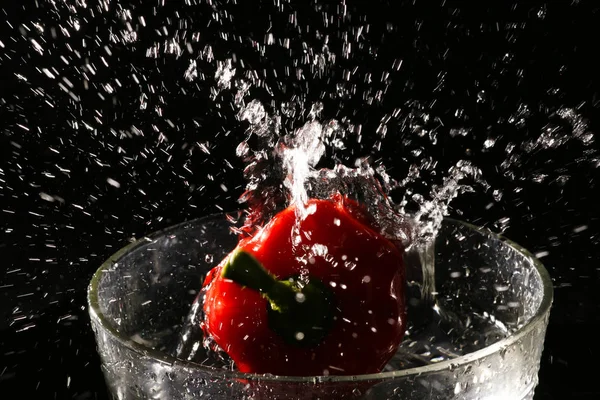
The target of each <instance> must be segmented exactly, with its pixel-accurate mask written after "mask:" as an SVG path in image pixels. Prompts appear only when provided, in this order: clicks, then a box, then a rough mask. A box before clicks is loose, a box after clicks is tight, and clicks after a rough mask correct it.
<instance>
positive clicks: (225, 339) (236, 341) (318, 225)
mask: <svg viewBox="0 0 600 400" xmlns="http://www.w3.org/2000/svg"><path fill="white" fill-rule="evenodd" d="M306 206H307V209H308V210H309V215H308V216H307V217H306V218H305V219H300V220H297V218H296V215H295V207H294V206H291V207H288V208H287V209H285V210H284V211H282V212H280V213H279V214H277V215H276V216H275V217H274V218H273V219H272V220H271V221H270V222H269V223H268V224H266V225H265V226H264V227H263V228H262V229H259V230H258V231H257V232H256V233H255V234H254V235H253V236H250V237H247V238H245V239H242V240H241V241H240V242H239V244H238V246H237V247H236V249H235V250H234V251H233V252H232V253H231V254H229V255H228V256H227V257H226V258H225V259H224V260H223V261H222V262H221V263H220V264H219V265H218V266H217V267H215V268H214V269H213V270H212V271H211V273H210V274H209V275H208V276H207V278H206V280H205V283H204V286H205V289H206V291H205V298H204V305H203V307H204V312H205V319H204V321H203V323H202V328H203V330H204V332H205V334H207V335H210V336H211V337H212V338H213V339H214V341H215V342H216V343H217V344H218V346H219V347H220V348H221V349H223V350H224V351H225V352H226V353H227V354H228V355H229V356H230V357H231V359H232V360H233V361H234V362H235V364H236V366H237V368H238V369H239V370H240V371H241V372H250V373H272V374H275V375H291V376H318V375H354V374H367V373H375V372H379V371H381V369H382V368H383V367H384V366H385V364H386V363H387V362H388V361H389V360H390V359H391V357H392V356H393V355H394V353H395V352H396V350H397V347H398V345H399V343H400V341H401V339H402V336H403V334H404V329H405V321H406V318H405V300H404V264H403V251H402V250H401V249H399V248H398V247H397V246H396V245H395V244H393V243H392V242H391V241H390V240H388V239H387V238H385V237H384V236H382V235H381V234H380V233H379V232H378V231H377V230H376V228H375V226H374V225H373V222H372V221H370V219H369V217H368V213H367V212H366V211H365V210H364V209H363V208H362V207H361V206H360V205H358V203H356V202H354V201H351V200H349V199H347V198H345V197H342V196H339V195H338V196H335V197H334V198H332V199H331V200H320V199H311V200H309V201H308V204H307V205H306Z"/></svg>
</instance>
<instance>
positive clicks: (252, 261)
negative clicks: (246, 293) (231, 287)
mask: <svg viewBox="0 0 600 400" xmlns="http://www.w3.org/2000/svg"><path fill="white" fill-rule="evenodd" d="M221 276H222V277H223V278H225V279H230V280H232V281H234V282H235V283H237V284H240V285H242V286H246V287H248V288H250V289H253V290H257V291H259V292H261V293H268V292H269V291H270V290H271V289H272V288H273V286H274V285H276V284H277V282H278V281H277V278H275V276H273V275H272V274H271V273H269V271H267V270H266V269H265V267H263V266H262V264H261V263H260V262H259V261H258V260H257V259H256V258H254V256H253V255H252V254H250V253H248V252H247V251H244V250H240V249H236V250H235V251H234V252H233V253H232V254H231V255H230V256H229V259H228V260H227V262H226V263H225V266H224V267H223V270H222V271H221Z"/></svg>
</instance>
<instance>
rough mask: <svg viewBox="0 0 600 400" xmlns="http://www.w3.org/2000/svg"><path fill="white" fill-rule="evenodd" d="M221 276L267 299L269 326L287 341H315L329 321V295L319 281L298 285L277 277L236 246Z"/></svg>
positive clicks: (327, 326)
mask: <svg viewBox="0 0 600 400" xmlns="http://www.w3.org/2000/svg"><path fill="white" fill-rule="evenodd" d="M221 277H223V278H224V279H229V280H231V281H233V282H235V283H237V284H239V285H242V286H245V287H247V288H249V289H252V290H256V291H258V292H260V293H261V294H262V296H263V297H264V298H265V299H266V300H267V301H268V302H269V310H268V315H269V326H270V328H271V329H273V330H274V331H275V332H277V333H278V334H279V335H281V336H282V337H283V338H284V339H285V340H286V341H287V342H288V343H293V344H297V345H315V344H318V343H319V342H320V341H321V340H322V339H323V338H324V337H325V335H327V333H328V331H329V327H330V326H331V324H332V321H333V312H334V307H333V296H332V294H331V292H330V291H329V289H328V288H327V287H325V285H323V284H322V283H321V282H320V281H319V280H317V279H310V281H309V282H308V283H307V284H305V285H302V286H300V285H298V284H297V282H295V281H294V279H287V280H278V279H277V278H276V277H275V276H274V275H273V274H271V273H270V272H269V271H267V270H266V269H265V267H264V266H263V265H262V264H261V263H260V262H259V261H258V260H257V259H256V258H254V256H252V255H251V254H250V253H248V252H246V251H244V250H240V249H236V250H235V251H234V252H233V253H232V254H231V255H230V256H229V258H228V260H227V262H226V263H225V265H224V267H223V269H222V271H221Z"/></svg>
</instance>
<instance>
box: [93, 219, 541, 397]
mask: <svg viewBox="0 0 600 400" xmlns="http://www.w3.org/2000/svg"><path fill="white" fill-rule="evenodd" d="M230 220H231V218H228V216H227V215H226V214H219V215H212V216H208V217H205V218H200V219H197V220H193V221H190V222H185V223H182V224H179V225H176V226H173V227H170V228H167V229H165V230H163V231H160V232H157V233H154V234H152V235H149V236H148V237H144V238H142V239H140V240H138V241H136V242H134V243H132V244H130V245H128V246H126V247H124V248H123V249H121V250H120V251H118V252H117V253H116V254H114V255H113V256H112V257H110V258H109V259H108V260H107V261H106V262H105V263H104V264H103V265H102V266H101V267H100V268H99V269H98V271H97V272H96V273H95V275H94V277H93V279H92V281H91V284H90V286H89V290H88V301H89V313H90V317H91V322H92V327H93V330H94V333H95V336H96V341H97V347H98V352H99V354H100V357H101V360H102V369H103V373H104V375H105V378H106V383H107V385H108V388H109V392H110V393H111V396H112V397H113V398H114V399H120V400H121V399H127V400H130V399H164V400H167V399H168V400H180V399H181V400H183V399H300V400H304V399H377V400H381V399H405V400H408V399H430V400H434V399H440V400H441V399H444V400H445V399H463V400H471V399H473V400H474V399H480V400H492V399H498V400H500V399H502V400H506V399H532V398H533V392H534V388H535V386H536V384H537V374H538V370H539V362H540V358H541V353H542V348H543V341H544V336H545V332H546V327H547V324H548V317H549V314H550V307H551V303H552V283H551V280H550V277H549V275H548V273H547V271H546V270H545V268H544V267H543V266H542V264H541V263H540V262H539V261H538V260H537V259H536V258H535V257H533V256H532V255H531V254H530V253H529V252H527V251H526V250H524V249H523V248H521V247H520V246H518V245H517V244H515V243H513V242H511V241H509V240H507V239H505V238H503V237H501V236H498V235H495V234H493V233H491V232H489V231H487V230H484V229H480V228H478V227H475V226H473V225H470V224H467V223H464V222H460V221H456V220H452V219H446V220H444V222H443V225H442V228H441V230H440V232H439V234H438V236H437V239H436V241H435V244H434V246H433V248H432V249H430V252H431V254H430V255H429V257H414V256H410V255H409V257H407V260H409V261H407V262H409V264H410V265H409V269H411V271H412V272H411V271H409V274H408V275H409V276H418V275H419V274H418V273H415V271H417V268H420V266H418V265H417V264H418V262H415V261H414V260H419V259H420V260H424V259H428V260H431V261H430V262H435V267H436V273H435V285H436V287H437V289H436V290H437V292H438V293H437V299H439V301H440V303H439V304H443V305H444V308H445V310H444V312H445V313H446V314H452V315H461V312H463V311H464V308H465V307H468V309H469V313H471V312H474V313H475V314H473V315H478V316H479V317H481V318H486V319H487V320H488V321H490V323H491V326H492V325H493V326H494V327H496V328H498V327H500V328H501V329H502V330H503V331H506V332H510V334H508V335H506V336H505V337H495V338H492V339H490V337H489V335H487V333H486V332H483V333H482V334H481V335H475V336H474V337H476V339H475V340H474V341H473V343H475V344H477V343H478V344H479V345H478V346H475V347H473V346H471V347H469V346H463V349H465V352H464V354H454V356H452V357H446V358H443V357H442V358H438V359H437V360H436V359H435V358H431V357H430V358H428V359H427V360H426V361H425V362H424V363H423V365H417V366H415V365H411V364H410V363H405V368H403V369H399V368H393V367H390V368H387V369H386V370H384V372H381V373H378V374H371V375H359V376H327V377H326V376H316V377H288V376H273V375H255V374H244V373H239V372H236V371H233V370H231V369H224V368H219V367H216V366H211V365H204V364H203V363H202V362H189V361H185V360H182V359H178V358H177V357H175V356H174V355H173V354H174V352H173V349H174V348H175V347H176V344H177V340H178V338H179V334H180V331H181V328H182V324H183V323H184V320H185V318H186V316H187V314H188V312H189V309H190V305H191V304H192V302H193V301H194V298H195V297H196V296H197V293H198V290H199V288H200V286H201V283H202V279H203V276H204V275H205V274H206V273H207V272H208V271H209V270H210V269H211V268H212V267H213V266H215V265H216V264H217V263H218V262H219V261H220V260H221V259H222V258H223V257H224V256H225V255H226V254H227V253H229V252H230V251H231V250H232V249H233V248H234V247H235V245H236V243H237V237H236V235H234V234H233V233H232V232H231V231H230V229H229V228H230V226H231V222H228V221H230ZM410 260H413V261H410ZM433 260H435V261H433ZM415 279H417V278H415ZM417 280H418V279H417ZM412 283H413V284H415V282H412ZM416 284H417V286H418V284H419V282H416ZM413 286H414V285H413ZM408 289H410V288H408ZM408 289H407V292H409V293H410V290H408ZM413 289H414V287H413ZM413 292H414V290H413ZM408 303H409V304H412V306H411V307H412V308H410V309H409V310H408V312H409V320H411V319H412V321H413V322H412V326H413V328H414V329H417V328H418V327H416V325H418V323H417V322H418V321H420V320H423V318H421V317H423V315H426V316H427V315H428V313H431V310H432V309H433V310H434V311H433V312H434V313H435V312H440V310H439V309H436V307H433V308H431V307H423V305H422V304H420V306H419V305H417V303H419V300H418V299H416V298H413V299H411V301H409V302H408ZM453 313H454V314H453ZM429 317H431V316H430V315H429ZM429 317H428V318H429ZM462 320H463V323H462V325H465V322H464V321H465V319H464V318H463V319H462ZM466 320H467V322H466V324H469V323H471V322H470V321H471V318H470V317H467V318H466ZM415 321H417V322H415ZM420 323H421V325H422V324H423V322H422V321H421V322H420ZM415 324H416V325H415ZM453 330H454V328H450V329H448V330H447V331H448V332H449V334H451V331H453ZM497 330H498V329H496V330H495V331H497ZM454 331H455V330H454ZM463 339H464V338H463ZM469 340H471V339H469ZM486 340H487V342H486ZM414 344H418V345H419V346H420V347H423V346H422V345H423V343H422V342H418V341H415V342H414ZM411 345H412V344H411ZM430 347H431V348H429V347H427V345H425V349H426V350H427V349H430V350H431V351H436V349H435V348H433V347H434V346H430ZM469 349H472V350H473V351H471V350H469ZM438 350H439V349H438ZM467 350H468V351H467ZM402 351H404V352H406V348H404V350H402ZM420 351H422V349H421V350H420ZM399 352H400V351H399ZM428 354H429V353H428ZM418 357H420V358H423V357H424V356H423V354H422V353H421V354H419V355H418ZM406 366H407V367H406Z"/></svg>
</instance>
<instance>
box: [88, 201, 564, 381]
mask: <svg viewBox="0 0 600 400" xmlns="http://www.w3.org/2000/svg"><path fill="white" fill-rule="evenodd" d="M226 214H231V213H226V212H223V213H214V214H209V215H206V216H204V217H200V218H196V219H192V220H189V221H185V222H181V223H178V224H175V225H171V226H169V227H167V228H164V229H162V230H158V231H155V232H153V233H151V234H149V235H147V236H144V237H142V238H140V239H138V240H136V241H134V242H132V243H130V244H128V245H126V246H124V247H123V248H121V249H120V250H118V251H117V252H116V253H114V254H113V255H112V256H110V257H109V258H108V259H107V260H106V261H105V262H104V263H102V265H101V266H100V268H98V269H97V270H96V271H95V273H94V275H93V277H92V279H91V282H90V284H89V286H88V291H87V299H88V311H89V315H90V318H91V319H92V320H94V321H95V322H96V323H98V324H99V325H100V326H101V328H102V329H104V331H105V332H107V333H108V334H110V335H111V336H112V337H113V338H114V339H116V340H117V341H118V342H119V343H120V344H121V345H122V346H124V347H126V348H128V349H129V350H131V351H133V352H134V353H137V354H138V355H139V356H142V357H149V358H152V359H154V360H155V361H156V362H158V363H161V364H164V365H166V366H171V367H177V368H185V369H191V370H201V371H202V372H204V373H207V374H211V375H214V376H219V377H222V378H231V379H247V380H253V381H257V380H258V381H264V382H268V381H273V382H297V383H302V382H304V383H314V382H315V381H318V382H361V381H373V380H377V381H384V380H390V379H394V378H398V377H407V376H421V375H425V374H432V373H436V372H441V371H447V370H448V369H455V368H457V367H460V366H461V365H466V364H470V363H472V362H474V361H477V360H479V359H482V358H484V357H486V356H488V355H491V354H493V353H496V352H499V351H501V350H503V349H506V348H508V347H509V346H511V345H512V344H513V343H515V342H518V341H519V340H520V339H521V338H523V337H524V336H526V335H527V334H528V333H530V332H531V331H532V330H534V329H536V328H538V327H544V328H545V327H546V325H547V323H546V321H544V320H545V319H546V318H548V317H549V310H550V308H551V306H552V301H553V292H554V288H553V284H552V280H551V278H550V274H549V273H548V271H547V270H546V268H545V267H544V265H543V264H542V263H541V261H540V260H539V259H537V258H536V257H535V256H534V255H533V254H532V253H530V252H529V251H528V250H527V249H525V248H524V247H522V246H521V245H519V244H517V243H515V242H513V241H512V240H510V239H508V238H506V237H504V236H503V235H501V234H496V233H493V232H492V231H491V230H489V229H488V228H484V227H479V226H476V225H473V224H471V223H468V222H464V221H461V220H458V219H454V218H444V220H445V221H448V222H451V223H454V224H459V225H463V226H465V227H467V228H469V229H472V230H475V231H477V232H480V233H482V234H485V235H488V236H491V237H493V238H495V239H498V240H500V241H501V242H504V243H505V244H506V245H508V246H510V247H511V248H513V249H514V250H515V251H517V252H518V253H520V254H522V255H523V256H524V257H525V258H526V259H529V260H530V262H531V263H532V267H533V268H534V269H535V270H536V271H537V273H538V274H539V276H540V278H541V281H542V288H543V296H542V300H541V302H540V305H539V308H538V310H537V311H536V313H535V314H534V316H533V317H532V318H531V319H530V320H529V321H528V322H527V323H526V324H525V325H523V326H522V327H520V328H519V329H517V330H516V331H515V332H514V333H513V334H511V335H510V336H508V337H506V338H504V339H502V340H499V341H498V342H495V343H493V344H491V345H489V346H486V347H484V348H482V349H479V350H477V351H474V352H472V353H469V354H466V355H464V356H460V357H457V358H454V359H451V360H445V361H440V362H438V363H433V364H429V365H425V366H420V367H416V368H407V369H403V370H397V371H386V372H379V373H374V374H364V375H330V376H285V375H271V374H268V375H263V374H255V373H243V372H238V371H229V370H224V369H220V368H214V367H210V366H206V365H201V364H198V363H196V362H192V361H186V360H182V359H179V358H177V357H174V356H171V355H169V354H166V353H163V352H160V351H158V350H154V349H151V348H148V347H145V346H144V345H142V344H140V343H137V342H135V341H133V340H131V339H130V338H128V337H125V336H123V335H121V334H120V333H119V332H118V331H117V330H116V329H115V327H114V326H113V325H112V324H111V323H110V322H109V321H108V319H107V318H106V317H105V316H104V315H103V314H102V312H101V311H100V307H99V301H98V293H97V288H98V284H99V282H100V279H101V277H102V275H103V274H104V273H105V272H106V271H107V270H109V269H110V268H111V267H112V266H113V265H114V264H115V263H118V261H119V260H120V259H121V258H122V257H123V256H124V255H126V254H128V253H129V252H131V251H133V250H135V249H136V248H138V247H141V246H143V245H144V244H147V243H149V242H152V241H154V240H156V239H158V238H159V237H162V236H165V235H167V234H169V233H170V232H173V231H177V230H180V229H181V228H185V227H186V226H188V225H194V224H199V223H202V222H208V221H210V220H215V219H216V218H218V217H221V218H222V217H223V216H225V215H226Z"/></svg>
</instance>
